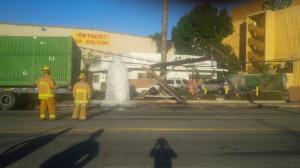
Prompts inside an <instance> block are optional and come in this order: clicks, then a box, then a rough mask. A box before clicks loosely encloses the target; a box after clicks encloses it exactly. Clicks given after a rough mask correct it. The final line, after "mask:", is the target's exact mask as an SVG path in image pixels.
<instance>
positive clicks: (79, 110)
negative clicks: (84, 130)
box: [72, 103, 87, 120]
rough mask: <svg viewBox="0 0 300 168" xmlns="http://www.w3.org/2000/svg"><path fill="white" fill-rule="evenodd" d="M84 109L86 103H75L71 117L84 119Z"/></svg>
mask: <svg viewBox="0 0 300 168" xmlns="http://www.w3.org/2000/svg"><path fill="white" fill-rule="evenodd" d="M86 109H87V104H85V103H76V104H75V107H74V110H73V115H72V118H73V119H78V117H79V119H80V120H85V119H86Z"/></svg>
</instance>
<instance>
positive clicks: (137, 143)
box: [0, 103, 300, 168]
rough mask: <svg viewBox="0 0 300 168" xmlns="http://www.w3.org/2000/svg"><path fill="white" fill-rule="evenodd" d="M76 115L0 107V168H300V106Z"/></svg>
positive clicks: (67, 109) (172, 107)
mask: <svg viewBox="0 0 300 168" xmlns="http://www.w3.org/2000/svg"><path fill="white" fill-rule="evenodd" d="M71 112H72V107H71V106H60V107H58V119H57V120H56V121H39V120H38V112H37V111H36V110H32V111H29V110H12V111H0V154H1V155H0V167H22V168H34V167H91V168H96V167H101V168H102V167H104V168H118V167H122V168H127V167H128V168H140V167H141V168H143V167H149V168H150V167H154V165H158V167H159V165H160V167H170V166H171V167H180V168H181V167H182V168H198V167H199V168H252V167H261V168H268V167H270V168H277V167H279V168H281V167H282V168H292V167H293V168H294V167H295V168H299V167H300V110H299V108H288V107H277V106H257V107H256V106H253V107H252V106H243V105H237V106H235V105H234V104H230V105H226V104H222V103H218V104H213V103H211V104H209V105H204V104H201V105H199V104H198V105H197V104H193V105H176V104H167V103H166V104H163V103H160V104H152V103H148V104H147V103H143V104H139V103H137V104H132V105H131V106H128V107H114V108H112V107H101V106H100V105H93V106H92V107H91V108H90V109H89V118H88V120H86V121H77V120H72V119H71ZM162 165H165V166H162Z"/></svg>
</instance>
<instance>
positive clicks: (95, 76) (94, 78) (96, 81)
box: [93, 75, 99, 83]
mask: <svg viewBox="0 0 300 168" xmlns="http://www.w3.org/2000/svg"><path fill="white" fill-rule="evenodd" d="M93 82H94V83H99V75H93Z"/></svg>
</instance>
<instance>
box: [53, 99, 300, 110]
mask: <svg viewBox="0 0 300 168" xmlns="http://www.w3.org/2000/svg"><path fill="white" fill-rule="evenodd" d="M102 102H103V100H92V101H91V102H90V105H91V106H96V105H101V104H102ZM131 102H132V104H134V105H181V104H177V102H176V101H175V100H170V99H160V100H133V101H131ZM73 105H74V104H73V102H72V101H63V102H58V103H57V106H58V107H72V106H73ZM195 105H225V106H230V107H276V108H300V103H286V102H285V101H282V100H275V101H265V100H264V101H253V102H252V103H251V102H249V101H247V100H188V102H187V104H186V105H182V106H195Z"/></svg>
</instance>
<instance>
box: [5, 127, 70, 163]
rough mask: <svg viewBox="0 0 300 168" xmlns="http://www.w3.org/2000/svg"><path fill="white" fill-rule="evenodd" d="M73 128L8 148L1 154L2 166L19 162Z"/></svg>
mask: <svg viewBox="0 0 300 168" xmlns="http://www.w3.org/2000/svg"><path fill="white" fill-rule="evenodd" d="M71 129H73V128H67V129H65V130H62V131H60V132H57V133H53V134H47V135H43V136H40V137H37V138H33V139H29V140H26V141H23V142H20V143H18V144H16V145H14V146H12V147H10V148H8V149H7V150H5V151H4V152H3V153H1V155H0V168H2V167H6V166H9V165H11V164H12V163H14V162H17V161H18V160H21V159H22V158H24V157H26V156H27V155H29V154H30V153H32V152H34V151H36V150H38V149H39V148H41V147H43V146H45V145H47V144H48V143H50V142H51V141H53V140H54V139H55V138H57V137H58V136H60V135H62V134H64V133H66V132H68V131H70V130H71Z"/></svg>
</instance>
